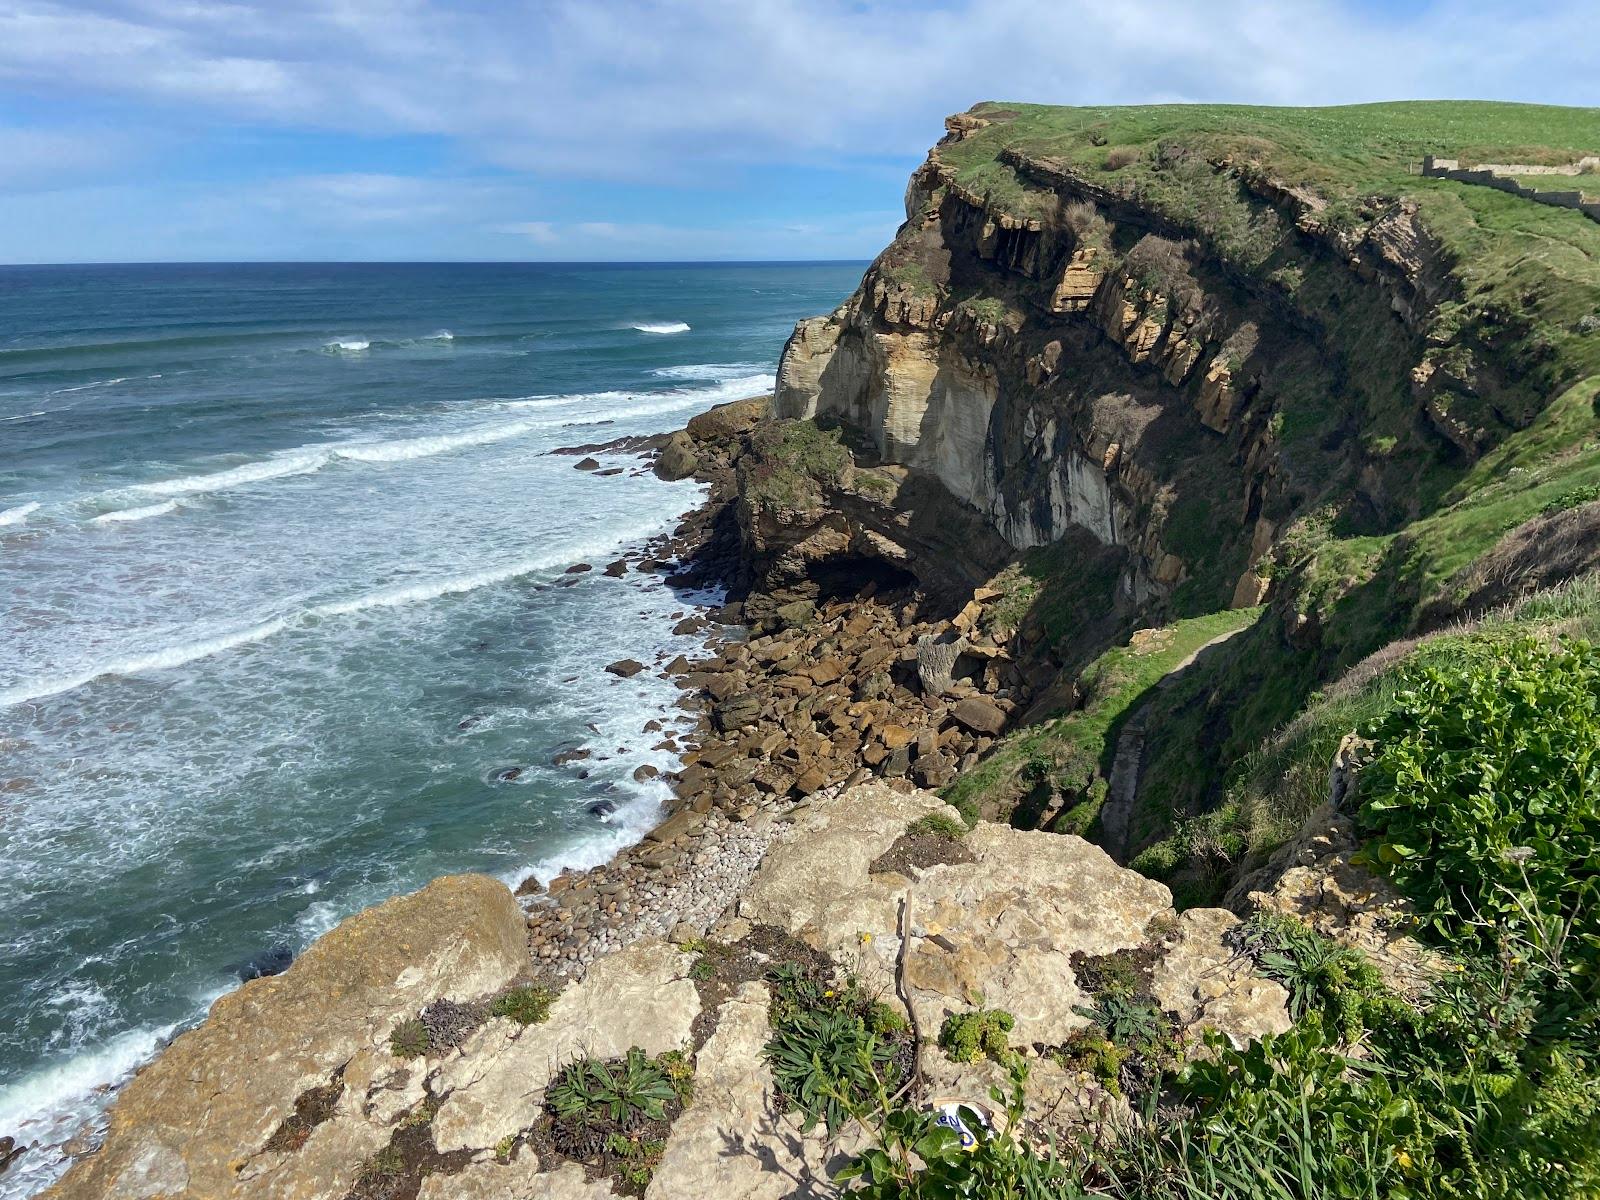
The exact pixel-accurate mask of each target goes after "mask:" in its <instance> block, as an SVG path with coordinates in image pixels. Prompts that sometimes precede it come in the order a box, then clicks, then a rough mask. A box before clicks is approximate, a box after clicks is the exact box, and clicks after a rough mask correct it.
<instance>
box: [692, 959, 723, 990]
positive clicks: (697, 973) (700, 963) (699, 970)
mask: <svg viewBox="0 0 1600 1200" xmlns="http://www.w3.org/2000/svg"><path fill="white" fill-rule="evenodd" d="M716 977H717V964H716V963H715V962H713V961H712V960H711V958H710V956H709V955H705V954H702V955H700V956H699V957H698V958H696V959H695V960H694V962H693V963H691V964H690V965H689V978H690V979H692V980H694V981H695V982H696V983H710V982H711V980H713V979H715V978H716Z"/></svg>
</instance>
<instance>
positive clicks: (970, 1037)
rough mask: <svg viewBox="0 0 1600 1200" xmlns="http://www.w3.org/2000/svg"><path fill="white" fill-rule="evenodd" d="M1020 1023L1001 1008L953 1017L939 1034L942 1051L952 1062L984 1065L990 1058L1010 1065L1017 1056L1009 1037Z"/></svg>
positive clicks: (945, 1022)
mask: <svg viewBox="0 0 1600 1200" xmlns="http://www.w3.org/2000/svg"><path fill="white" fill-rule="evenodd" d="M1016 1023H1017V1021H1016V1018H1015V1017H1013V1016H1012V1015H1011V1014H1010V1013H1008V1012H1006V1011H1005V1010H1004V1009H999V1008H978V1009H974V1010H973V1011H971V1012H964V1013H951V1014H950V1015H949V1016H948V1017H946V1018H945V1019H944V1025H943V1026H942V1027H941V1028H940V1030H939V1047H940V1049H942V1050H943V1051H944V1052H945V1054H947V1055H948V1056H949V1058H950V1061H951V1062H958V1063H970V1062H981V1061H982V1060H983V1059H985V1058H990V1059H993V1060H994V1061H995V1062H997V1063H1008V1062H1010V1061H1011V1060H1012V1059H1013V1058H1014V1057H1015V1055H1013V1054H1012V1051H1011V1046H1010V1044H1009V1043H1008V1042H1007V1040H1006V1035H1007V1034H1008V1033H1010V1032H1011V1031H1012V1029H1014V1028H1015V1027H1016Z"/></svg>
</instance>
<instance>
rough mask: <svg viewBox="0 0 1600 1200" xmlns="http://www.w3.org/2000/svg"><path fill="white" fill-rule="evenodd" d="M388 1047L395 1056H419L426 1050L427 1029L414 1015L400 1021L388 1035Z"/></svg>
mask: <svg viewBox="0 0 1600 1200" xmlns="http://www.w3.org/2000/svg"><path fill="white" fill-rule="evenodd" d="M389 1049H390V1050H391V1051H392V1052H393V1053H394V1056H395V1057H396V1058H421V1057H422V1056H423V1055H424V1054H426V1053H427V1052H428V1029H427V1026H425V1025H424V1024H423V1023H422V1022H421V1021H419V1020H417V1019H416V1018H415V1017H413V1018H411V1019H410V1020H407V1021H401V1022H400V1024H398V1025H396V1026H395V1027H394V1032H393V1033H391V1034H390V1035H389Z"/></svg>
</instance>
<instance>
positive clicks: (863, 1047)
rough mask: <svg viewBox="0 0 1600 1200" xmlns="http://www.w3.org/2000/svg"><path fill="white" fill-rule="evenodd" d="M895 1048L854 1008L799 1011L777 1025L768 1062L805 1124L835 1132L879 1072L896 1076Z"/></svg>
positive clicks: (866, 1094)
mask: <svg viewBox="0 0 1600 1200" xmlns="http://www.w3.org/2000/svg"><path fill="white" fill-rule="evenodd" d="M893 1058H894V1049H893V1047H892V1046H891V1045H890V1044H889V1043H888V1042H886V1041H884V1040H882V1039H881V1038H879V1037H878V1035H876V1034H874V1033H873V1032H872V1031H871V1030H870V1029H868V1028H867V1025H866V1022H865V1021H863V1020H862V1019H861V1017H860V1016H858V1015H856V1014H855V1013H853V1012H849V1011H843V1010H832V1011H830V1010H827V1009H821V1010H812V1011H806V1012H799V1013H796V1014H795V1015H794V1016H793V1017H791V1018H790V1019H789V1020H787V1021H785V1022H783V1023H782V1024H781V1025H779V1026H778V1027H777V1028H775V1029H774V1031H773V1038H772V1041H771V1042H769V1043H768V1044H767V1063H768V1064H769V1065H770V1066H771V1068H772V1080H773V1083H774V1084H775V1085H776V1087H777V1089H778V1094H779V1095H781V1096H782V1097H783V1098H784V1099H785V1100H787V1101H788V1102H789V1103H790V1104H791V1105H793V1106H794V1107H795V1108H797V1109H799V1110H800V1112H801V1113H803V1114H804V1116H805V1129H806V1130H808V1131H809V1130H810V1129H812V1128H814V1127H815V1126H816V1124H817V1122H818V1121H821V1122H822V1123H823V1124H824V1125H825V1126H826V1127H827V1130H828V1134H829V1136H830V1137H831V1136H832V1135H833V1134H835V1133H837V1132H838V1130H839V1128H840V1127H841V1126H842V1125H843V1124H844V1123H845V1121H846V1120H847V1119H848V1118H849V1116H850V1114H851V1109H852V1108H853V1107H855V1106H857V1105H860V1104H863V1103H865V1102H866V1100H867V1098H868V1097H869V1096H870V1095H871V1094H872V1091H873V1089H874V1087H875V1084H876V1080H877V1079H878V1078H879V1077H891V1078H892V1077H895V1076H896V1075H897V1072H896V1070H895V1068H894V1066H893Z"/></svg>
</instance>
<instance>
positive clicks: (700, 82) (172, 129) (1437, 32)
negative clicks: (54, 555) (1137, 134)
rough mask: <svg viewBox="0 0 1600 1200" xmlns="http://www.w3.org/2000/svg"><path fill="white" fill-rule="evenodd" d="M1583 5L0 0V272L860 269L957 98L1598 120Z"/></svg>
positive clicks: (1597, 83) (1198, 0) (1255, 0)
mask: <svg viewBox="0 0 1600 1200" xmlns="http://www.w3.org/2000/svg"><path fill="white" fill-rule="evenodd" d="M1595 3H1596V0H1499V2H1488V0H1437V2H1428V0H1418V2H1415V3H1404V2H1401V0H1092V2H1090V3H1080V2H1079V0H970V2H963V0H923V2H920V3H904V2H901V0H890V2H885V3H869V2H854V3H850V2H842V0H806V2H803V3H802V2H800V0H674V2H667V0H657V2H646V0H578V2H572V3H568V2H565V0H451V2H448V3H447V2H444V0H323V2H321V3H313V2H310V0H263V2H260V3H257V2H254V0H235V2H221V0H219V2H207V0H93V2H84V3H47V2H42V0H0V262H9V263H17V262H113V261H140V262H144V261H218V260H221V261H230V260H262V259H280V260H281V259H287V260H396V259H398V260H465V259H470V260H522V259H537V260H566V261H573V260H586V261H587V260H622V261H630V260H689V259H840V258H867V257H871V256H872V255H873V254H874V253H876V251H877V250H878V249H879V248H880V247H881V246H882V245H883V244H884V243H885V242H886V241H887V240H888V239H889V237H890V236H891V235H892V233H893V231H894V228H895V226H896V225H897V224H898V222H899V221H900V220H901V218H902V215H903V212H902V208H901V203H902V197H903V194H904V188H905V182H906V177H907V175H908V174H909V173H910V171H911V170H912V168H914V167H915V165H916V164H917V162H919V161H920V160H921V159H922V157H923V155H924V154H925V153H926V152H927V148H928V146H930V145H931V144H932V143H933V142H934V141H936V140H937V139H938V137H939V136H940V135H941V133H942V132H943V130H942V126H941V122H942V120H943V118H944V116H945V115H946V114H947V113H951V112H958V111H961V110H963V109H965V108H968V107H970V106H971V105H972V104H974V103H976V102H978V101H980V100H1013V101H1037V102H1046V103H1060V104H1097V105H1098V104H1139V103H1159V102H1183V101H1205V102H1220V101H1231V102H1238V103H1252V104H1337V103H1353V102H1360V101H1369V100H1387V99H1438V98H1462V97H1473V98H1483V99H1497V100H1522V101H1537V102H1544V103H1553V104H1591V105H1592V104H1597V103H1600V34H1597V33H1596V28H1597V23H1596V19H1595V18H1596V9H1595Z"/></svg>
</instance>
